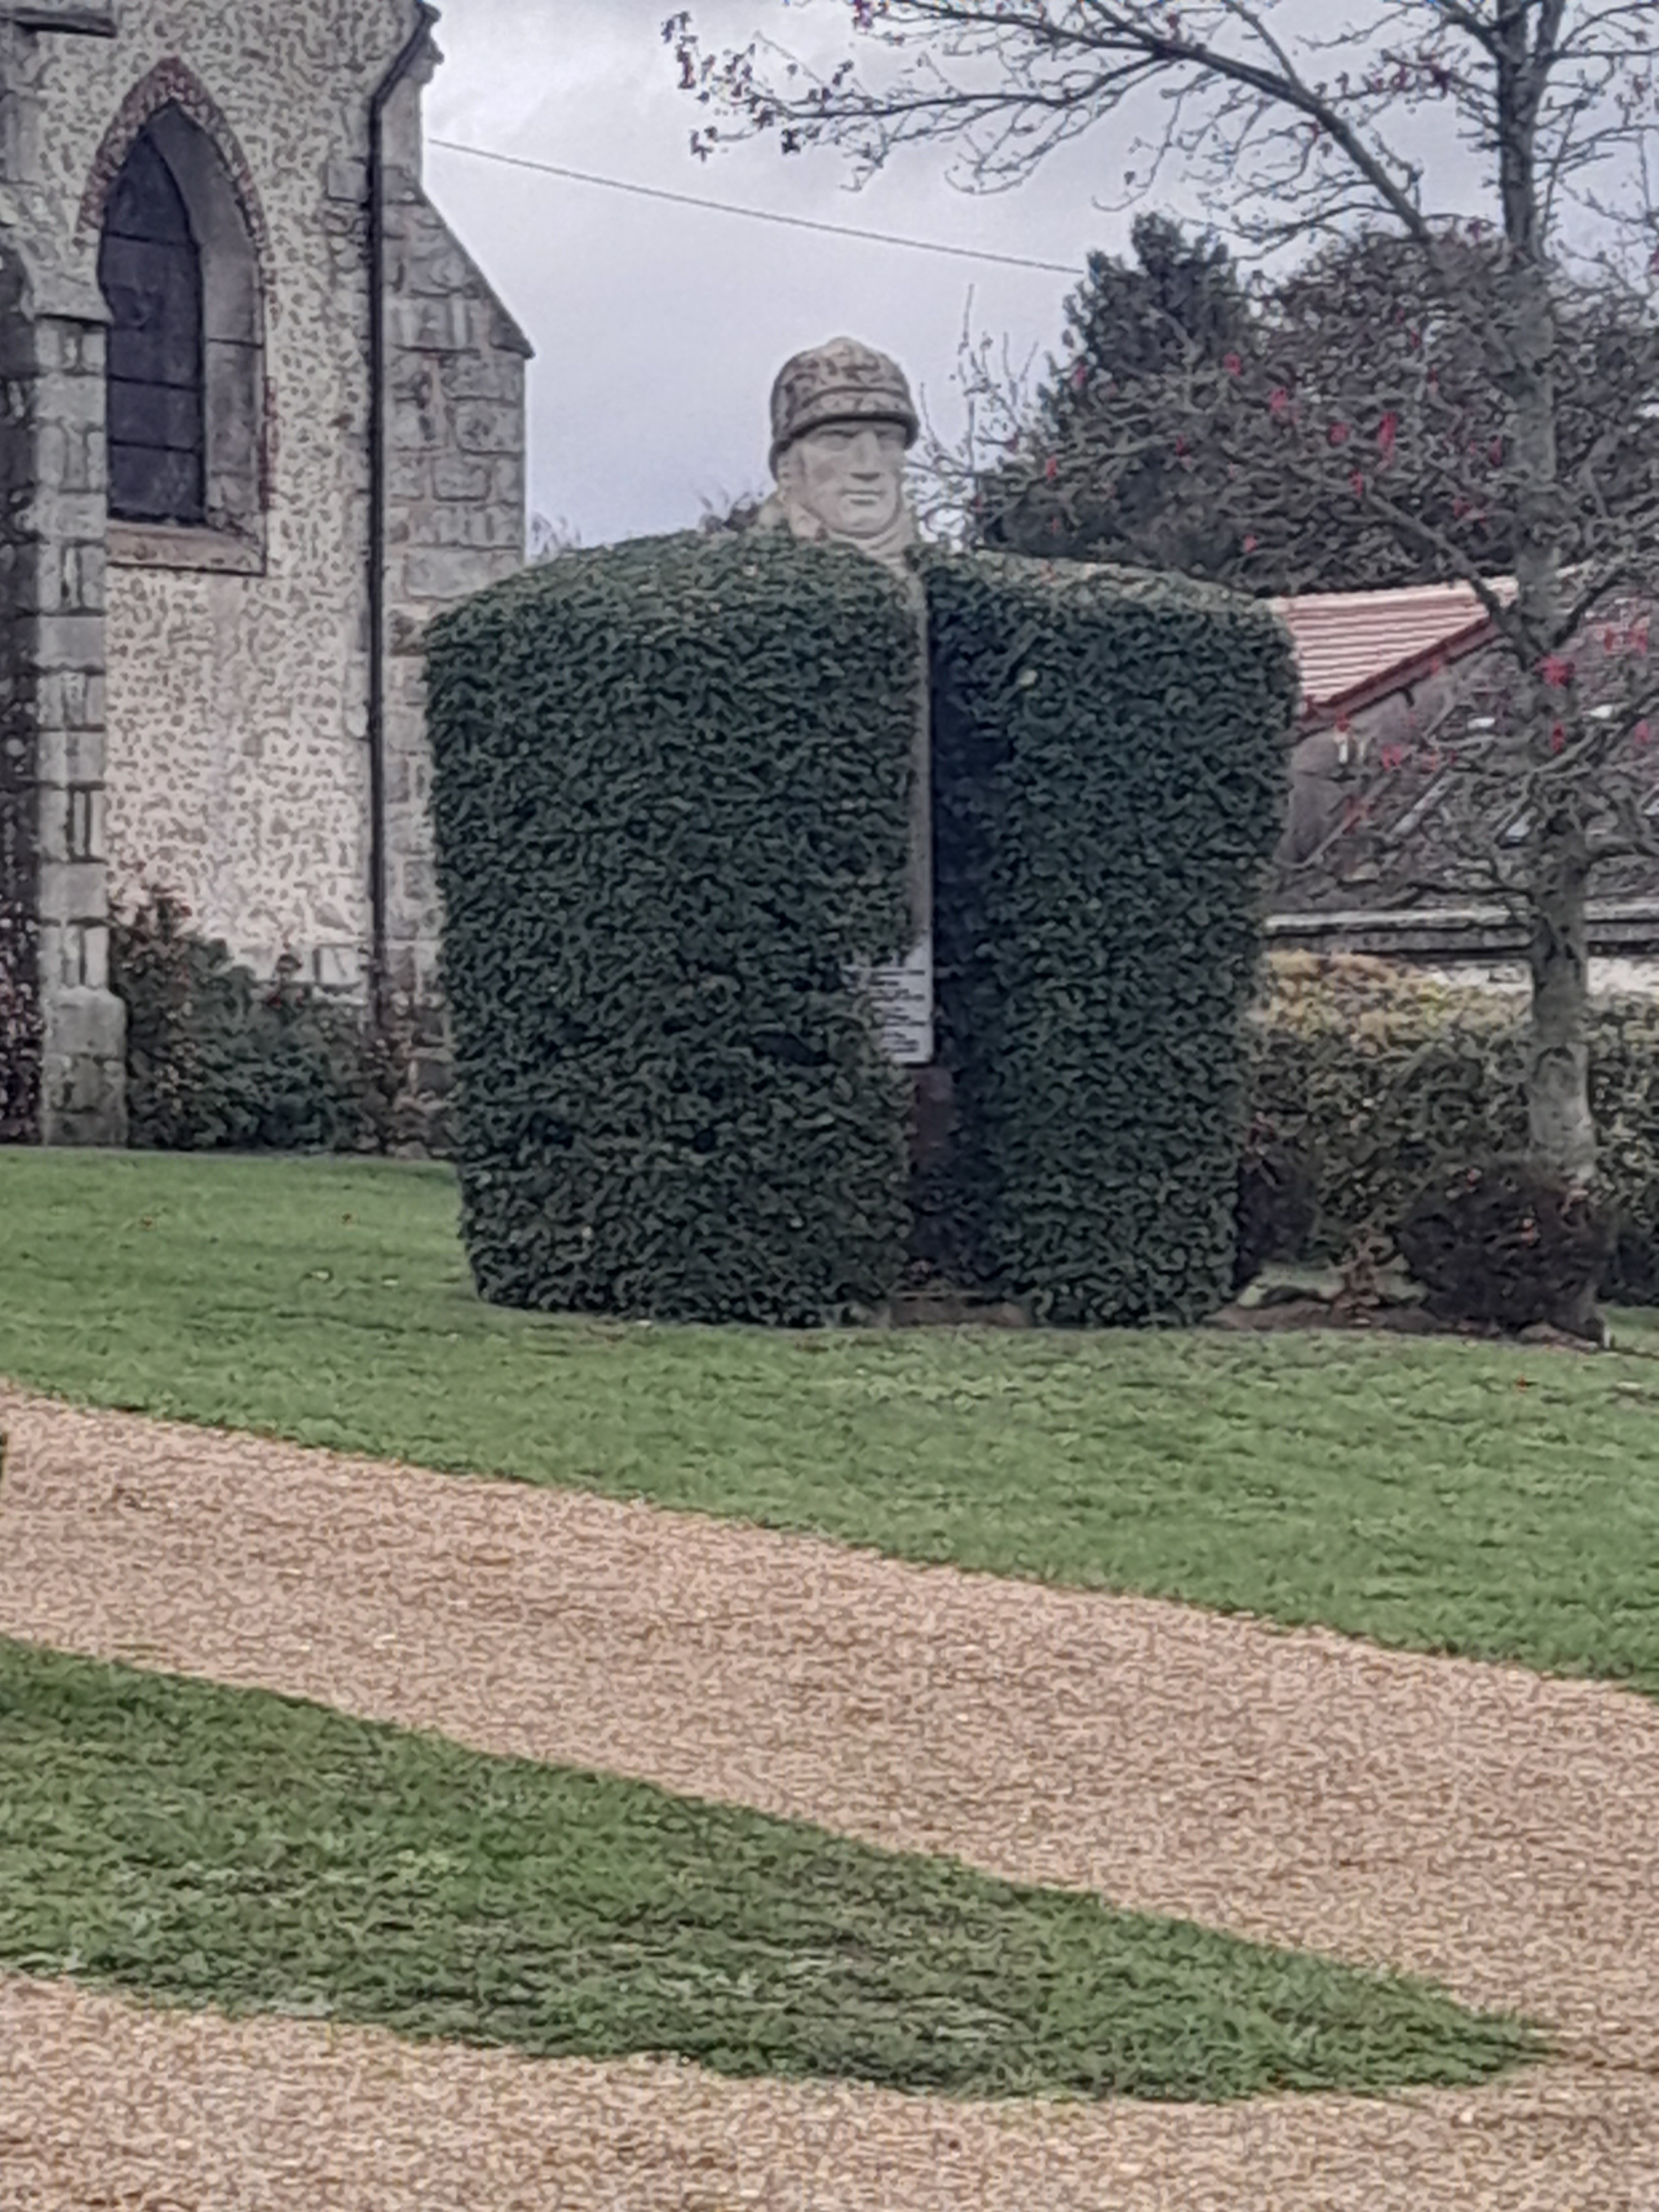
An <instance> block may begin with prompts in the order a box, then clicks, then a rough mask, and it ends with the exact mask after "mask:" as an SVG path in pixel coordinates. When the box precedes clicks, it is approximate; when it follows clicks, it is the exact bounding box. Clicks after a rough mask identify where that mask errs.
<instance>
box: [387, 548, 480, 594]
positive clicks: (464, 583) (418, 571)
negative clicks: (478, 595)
mask: <svg viewBox="0 0 1659 2212" xmlns="http://www.w3.org/2000/svg"><path fill="white" fill-rule="evenodd" d="M403 570H404V576H403V581H404V592H405V594H406V595H407V596H408V597H409V598H410V599H424V600H427V601H433V600H436V601H439V602H441V604H443V605H450V604H452V603H453V601H455V600H457V599H466V598H468V597H470V596H471V593H472V592H475V591H477V589H478V586H479V584H480V582H481V581H482V579H481V578H480V576H479V574H478V569H477V562H476V559H475V557H474V556H473V555H472V554H471V552H470V551H468V550H465V549H464V548H461V547H453V548H445V549H441V550H438V549H430V548H422V549H420V550H416V551H414V552H410V553H409V554H408V555H406V556H405V557H404V564H403Z"/></svg>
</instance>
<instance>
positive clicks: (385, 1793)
mask: <svg viewBox="0 0 1659 2212" xmlns="http://www.w3.org/2000/svg"><path fill="white" fill-rule="evenodd" d="M0 1964H4V1965H5V1966H9V1967H11V1968H13V1969H15V1970H19V1971H21V1972H26V1973H30V1974H34V1975H41V1976H70V1977H74V1978H81V1979H84V1980H86V1981H88V1982H90V1983H94V1984H100V1985H105V1986H114V1987H118V1988H121V1989H125V1990H132V1991H136V1992H138V1993H140V1994H142V1995H143V1996H146V1997H148V1998H150V1999H153V2000H157V2001H161V2002H168V2003H179V2004H184V2005H191V2006H215V2007H217V2008H221V2009H222V2010H225V2011H228V2012H230V2013H240V2012H246V2011H251V2010H267V2011H268V2010H276V2011H281V2012H287V2013H297V2014H301V2015H314V2016H316V2017H319V2018H328V2019H332V2020H338V2021H354V2022H357V2023H359V2024H377V2025H380V2026H383V2027H389V2028H392V2029H394V2030H396V2031H398V2033H402V2034H404V2035H409V2036H414V2037H422V2038H431V2037H441V2038H447V2039H452V2040H457V2041H460V2042H465V2043H471V2044H483V2045H491V2044H493V2045H510V2046H512V2047H514V2048H516V2049H519V2050H520V2051H526V2052H530V2053H532V2054H535V2055H538V2056H542V2057H561V2056H562V2057H570V2056H577V2055H580V2056H584V2057H621V2056H623V2055H626V2054H630V2053H642V2052H659V2053H662V2052H674V2053H678V2054H679V2055H681V2056H683V2057H687V2058H690V2059H695V2060H696V2061H697V2062H698V2063H701V2064H702V2065H704V2066H707V2067H709V2068H711V2069H714V2070H715V2071H718V2072H720V2073H724V2074H730V2075H776V2076H781V2077H801V2076H819V2077H834V2078H850V2079H855V2080H859V2081H869V2082H875V2083H879V2084H884V2085H887V2086H889V2087H896V2088H902V2089H908V2090H931V2091H935V2092H942V2093H949V2094H957V2095H978V2096H994V2097H1001V2096H1012V2095H1019V2094H1030V2093H1061V2094H1072V2095H1076V2096H1083V2097H1097V2096H1101V2095H1103V2094H1107V2093H1119V2094H1121V2095H1127V2096H1133V2097H1145V2098H1159V2099H1176V2100H1203V2101H1220V2100H1228V2099H1234V2098H1240V2097H1248V2096H1251V2095H1255V2094H1257V2093H1261V2092H1264V2091H1268V2090H1275V2089H1279V2090H1312V2089H1336V2088H1347V2089H1355V2090H1382V2089H1387V2088H1393V2087H1401V2086H1404V2085H1407V2084H1412V2083H1474V2082H1480V2081H1487V2080H1490V2079H1492V2078H1493V2077H1494V2076H1495V2075H1498V2074H1500V2073H1502V2072H1504V2070H1506V2069H1510V2068H1511V2067H1513V2066H1515V2065H1516V2064H1518V2063H1522V2062H1523V2061H1524V2060H1526V2059H1528V2058H1531V2057H1540V2056H1542V2055H1543V2044H1542V2041H1541V2039H1540V2038H1539V2037H1538V2036H1537V2035H1536V2034H1535V2033H1534V2031H1532V2030H1531V2029H1529V2028H1528V2027H1526V2026H1525V2025H1524V2024H1522V2023H1521V2022H1519V2021H1514V2020H1508V2019H1500V2018H1497V2017H1493V2016H1488V2015H1474V2014H1471V2013H1469V2012H1468V2011H1466V2010H1464V2009H1463V2008H1460V2007H1459V2006H1458V2005H1456V2004H1455V2002H1453V2001H1452V2000H1451V1999H1450V1998H1449V1996H1446V1995H1444V1994H1443V1992H1440V1991H1438V1990H1435V1989H1433V1988H1431V1986H1429V1985H1428V1984H1424V1983H1420V1982H1417V1981H1412V1980H1407V1979H1403V1978H1392V1977H1389V1976H1385V1975H1383V1974H1380V1973H1369V1972H1360V1971H1357V1970H1355V1969H1352V1968H1350V1967H1347V1966H1341V1965H1338V1964H1335V1963H1333V1962H1331V1961H1328V1960H1323V1959H1320V1958H1315V1957H1310V1956H1307V1955H1304V1954H1298V1953H1296V1952H1292V1951H1282V1950H1276V1949H1273V1948H1267V1947H1263V1946H1258V1945H1253V1944H1250V1943H1247V1942H1241V1941H1239V1940H1237V1939H1236V1938H1234V1937H1231V1936H1223V1935H1219V1934H1217V1933H1215V1932H1213V1931H1212V1930H1210V1929H1204V1928H1200V1927H1196V1926H1194V1925H1192V1924H1190V1923H1184V1922H1181V1921H1174V1920H1165V1919H1158V1918H1152V1917H1146V1916H1141V1915H1132V1914H1126V1913H1120V1912H1115V1911H1111V1910H1110V1909H1109V1908H1108V1907H1107V1906H1106V1905H1103V1903H1101V1902H1100V1901H1099V1900H1098V1899H1094V1898H1091V1897H1089V1896H1085V1895H1080V1894H1077V1893H1069V1892H1063V1891H1049V1890H1043V1889H1040V1888H1035V1887H1025V1886H1022V1885H1017V1884H1014V1883H1010V1882H1004V1881H995V1880H993V1879H991V1878H989V1877H987V1876H984V1875H979V1874H976V1873H974V1872H972V1871H970V1870H969V1869H966V1868H963V1867H961V1866H959V1865H957V1864H956V1863H952V1862H950V1861H945V1860H938V1859H932V1858H927V1857H917V1856H911V1855H905V1854H899V1853H889V1852H883V1851H879V1850H872V1849H871V1848H869V1847H868V1846H866V1845H862V1844H854V1843H849V1842H846V1841H844V1840H842V1838H837V1837H835V1836H832V1835H829V1834H828V1833H825V1832H823V1831H820V1830H818V1829H815V1828H812V1827H810V1826H805V1825H799V1824H794V1823H791V1822H787V1821H781V1820H772V1819H769V1818H766V1817H764V1816H763V1815H760V1814H751V1813H747V1812H744V1811H741V1810H737V1809H732V1808H726V1807H721V1806H717V1805H711V1804H706V1803H702V1802H698V1801H695V1800H690V1799H685V1798H679V1797H676V1796H671V1795H669V1794H668V1793H666V1792H665V1791H662V1790H655V1789H652V1788H650V1787H648V1786H647V1785H644V1784H637V1783H632V1782H624V1781H622V1780H619V1779H617V1778H612V1777H607V1776H602V1775H594V1774H587V1773H578V1772H573V1771H568V1770H565V1769H559V1768H548V1767H544V1766H539V1765H534V1764H533V1763H531V1762H528V1761H523V1760H516V1759H491V1758H487V1757H485V1756H483V1754H481V1753H475V1752H471V1751H467V1750H465V1749H463V1748H461V1747H459V1746H457V1745H455V1744H453V1743H450V1742H448V1741H446V1740H444V1739H443V1738H441V1737H435V1736H430V1735H416V1734H413V1733H410V1732H407V1731H404V1730H400V1729H393V1728H389V1727H385V1726H381V1725H376V1724H373V1723H366V1722H362V1721H357V1720H354V1719H351V1718H349V1717H346V1716H344V1715H343V1714H340V1713H337V1712H334V1711H329V1710H326V1709H324V1708H322V1707H319V1706H315V1705H306V1704H301V1703H299V1702H296V1701H294V1700H290V1699H283V1698H278V1697H275V1696H272V1695H270V1694H269V1693H267V1692H256V1691H242V1690H229V1689H223V1688H221V1687H218V1686H215V1685H211V1684H206V1683H201V1682H197V1681H189V1680H178V1679H175V1678H173V1677H170V1676H165V1675H153V1674H141V1673H136V1672H133V1671H131V1670H130V1669H127V1668H120V1667H115V1666H106V1665H103V1664H100V1663H98V1662H92V1661H88V1660H82V1659H76V1658H71V1657H69V1656H65V1655H63V1654H60V1653H56V1652H49V1651H44V1650H39V1649H36V1648H33V1647H29V1646H24V1645H20V1644H13V1643H9V1642H5V1641H3V1640H0Z"/></svg>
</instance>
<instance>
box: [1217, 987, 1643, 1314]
mask: <svg viewBox="0 0 1659 2212" xmlns="http://www.w3.org/2000/svg"><path fill="white" fill-rule="evenodd" d="M1526 1016H1527V1002H1526V999H1525V996H1524V994H1512V993H1498V992H1493V991H1486V990H1480V989H1478V988H1474V987H1469V986H1463V987H1458V986H1455V985H1450V984H1446V983H1440V982H1434V981H1429V980H1428V979H1426V978H1425V977H1424V976H1422V975H1414V974H1413V972H1412V971H1411V970H1409V969H1401V968H1397V967H1395V966H1392V965H1391V964H1389V963H1387V962H1383V961H1377V960H1367V959H1362V958H1358V957H1352V958H1344V957H1334V958H1329V959H1318V958H1316V957H1312V956H1310V955H1306V954H1291V955H1281V956H1279V957H1275V958H1274V959H1273V961H1272V962H1271V963H1269V966H1268V969H1267V974H1266V976H1265V979H1264V987H1263V989H1262V991H1261V995H1260V997H1259V999H1258V1001H1257V1003H1256V1005H1255V1008H1254V1009H1253V1011H1252V1017H1251V1022H1250V1050H1251V1085H1252V1096H1253V1100H1254V1103H1255V1111H1256V1113H1257V1114H1258V1115H1259V1116H1260V1117H1261V1121H1263V1122H1264V1123H1265V1124H1267V1125H1270V1126H1271V1127H1272V1129H1273V1133H1274V1134H1275V1136H1276V1137H1277V1139H1279V1142H1281V1143H1282V1144H1285V1145H1287V1146H1290V1147H1291V1148H1292V1149H1293V1150H1294V1151H1296V1152H1299V1153H1300V1154H1301V1155H1302V1156H1303V1157H1304V1158H1306V1159H1307V1161H1308V1162H1309V1164H1310V1166H1311V1168H1312V1170H1313V1171H1314V1175H1315V1178H1316V1188H1317V1208H1318V1218H1317V1221H1316V1225H1315V1228H1314V1231H1313V1234H1312V1237H1311V1238H1310V1240H1309V1241H1308V1243H1306V1245H1305V1247H1304V1250H1303V1252H1302V1253H1301V1254H1300V1255H1291V1254H1288V1253H1287V1254H1285V1255H1284V1256H1286V1257H1289V1256H1302V1257H1307V1258H1312V1259H1318V1260H1335V1259H1338V1258H1340V1256H1341V1255H1342V1253H1343V1251H1344V1250H1345V1249H1346V1247H1347V1246H1348V1245H1349V1243H1351V1242H1352V1240H1353V1239H1354V1238H1355V1237H1358V1236H1359V1235H1362V1234H1364V1233H1366V1232H1380V1233H1381V1234H1383V1235H1385V1236H1389V1237H1392V1236H1393V1235H1394V1234H1395V1232H1396V1231H1398V1229H1399V1227H1400V1225H1401V1221H1402V1220H1403V1219H1404V1218H1405V1216H1406V1214H1407V1211H1408V1209H1409V1208H1410V1206H1411V1205H1412V1203H1413V1200H1415V1199H1416V1197H1417V1196H1418V1194H1419V1192H1420V1191H1421V1190H1422V1189H1423V1188H1424V1186H1425V1184H1426V1183H1427V1182H1429V1181H1430V1180H1431V1177H1433V1176H1435V1175H1437V1173H1438V1172H1439V1171H1440V1170H1441V1169H1442V1168H1443V1167H1444V1166H1445V1165H1447V1164H1457V1165H1467V1164H1469V1163H1472V1162H1477V1161H1482V1160H1486V1159H1491V1158H1498V1157H1501V1156H1503V1155H1505V1154H1509V1153H1513V1152H1516V1151H1517V1150H1518V1149H1520V1148H1521V1146H1522V1145H1523V1143H1524V1140H1525V1137H1526V1129H1527V1114H1526V1101H1525V1097H1524V1093H1523V1091H1522V1068H1523V1051H1524V1046H1525V1037H1526ZM1590 1091H1591V1104H1592V1108H1593V1109H1594V1112H1595V1125H1596V1131H1597V1135H1598V1138H1599V1140H1600V1146H1601V1176H1602V1177H1603V1181H1604V1185H1605V1188H1606V1194H1607V1200H1608V1202H1609V1204H1610V1206H1611V1208H1612V1211H1613V1216H1614V1219H1615V1225H1616V1227H1617V1231H1618V1244H1617V1249H1616V1250H1615V1253H1614V1255H1613V1265H1612V1267H1611V1269H1610V1271H1609V1273H1608V1275H1607V1281H1606V1283H1605V1285H1604V1289H1605V1291H1606V1294H1607V1296H1608V1297H1611V1298H1613V1299H1615V1300H1622V1301H1624V1302H1626V1303H1628V1304H1642V1305H1645V1304H1654V1303H1659V1006H1656V1005H1654V1004H1652V1003H1650V1001H1649V1000H1644V999H1636V998H1607V999H1599V1000H1596V1001H1595V1008H1594V1012H1593V1017H1592V1027H1591V1033H1590Z"/></svg>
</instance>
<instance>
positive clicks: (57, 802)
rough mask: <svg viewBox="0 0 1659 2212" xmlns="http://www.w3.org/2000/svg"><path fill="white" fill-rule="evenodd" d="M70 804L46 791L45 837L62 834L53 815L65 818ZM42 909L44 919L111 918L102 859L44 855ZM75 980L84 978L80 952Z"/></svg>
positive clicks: (41, 884)
mask: <svg viewBox="0 0 1659 2212" xmlns="http://www.w3.org/2000/svg"><path fill="white" fill-rule="evenodd" d="M65 804H66V799H65V794H64V793H62V792H55V791H54V792H49V793H46V794H44V803H43V805H42V809H41V811H42V814H43V816H44V817H45V819H44V820H43V822H42V824H41V832H42V837H43V839H44V838H45V837H46V836H48V835H52V836H55V837H61V831H54V830H52V828H51V824H52V820H53V817H58V820H59V821H60V822H61V821H62V819H63V818H64V813H63V810H64V805H65ZM108 910H109V890H108V884H107V879H106V874H105V869H104V863H103V862H102V861H101V860H48V859H46V857H45V855H44V854H43V855H42V859H41V863H40V919H41V921H42V922H43V923H47V922H58V923H64V924H68V923H72V922H88V921H91V922H102V921H105V920H106V919H107V915H108ZM73 980H74V981H76V982H78V981H81V980H82V977H81V975H80V961H79V956H78V953H77V955H76V973H75V976H74V978H73Z"/></svg>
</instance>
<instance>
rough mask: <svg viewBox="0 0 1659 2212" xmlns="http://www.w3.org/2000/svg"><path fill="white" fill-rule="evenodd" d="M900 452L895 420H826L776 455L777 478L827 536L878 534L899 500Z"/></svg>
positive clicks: (889, 525) (900, 438)
mask: <svg viewBox="0 0 1659 2212" xmlns="http://www.w3.org/2000/svg"><path fill="white" fill-rule="evenodd" d="M904 451H905V444H904V432H903V430H902V428H901V427H900V425H899V424H898V423H896V422H826V423H824V424H823V426H822V427H821V428H818V429H816V430H808V431H806V432H805V434H804V435H802V436H800V437H799V438H797V439H796V440H795V442H794V443H793V445H792V446H791V447H789V449H788V450H787V453H782V454H781V455H780V457H779V461H778V476H779V480H780V482H781V483H782V484H783V486H784V489H786V490H787V492H789V493H790V494H791V495H792V496H793V498H794V500H795V501H796V502H797V504H798V505H799V506H801V507H805V509H806V510H807V512H808V513H811V514H815V515H816V516H817V519H818V520H819V521H820V522H821V523H822V524H823V526H824V528H825V530H827V531H828V532H829V535H830V536H831V537H832V538H852V539H854V541H856V540H858V539H860V538H880V537H883V536H884V534H885V533H886V532H888V531H890V529H891V528H892V527H893V525H894V524H895V523H896V521H897V520H898V517H899V513H900V512H901V510H902V507H903V505H904Z"/></svg>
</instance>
